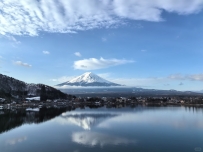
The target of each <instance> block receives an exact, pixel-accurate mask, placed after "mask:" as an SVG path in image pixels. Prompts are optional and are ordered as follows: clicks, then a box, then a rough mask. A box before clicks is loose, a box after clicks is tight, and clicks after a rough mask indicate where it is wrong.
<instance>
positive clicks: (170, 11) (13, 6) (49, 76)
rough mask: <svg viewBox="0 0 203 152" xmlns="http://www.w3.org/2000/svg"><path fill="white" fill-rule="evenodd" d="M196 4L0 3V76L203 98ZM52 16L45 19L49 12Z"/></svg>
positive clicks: (202, 20)
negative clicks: (103, 82)
mask: <svg viewBox="0 0 203 152" xmlns="http://www.w3.org/2000/svg"><path fill="white" fill-rule="evenodd" d="M202 9H203V0H193V1H188V0H164V1H163V0H151V1H148V0H129V1H126V0H103V1H99V0H98V1H95V0H66V1H65V0H49V1H46V0H3V1H1V2H0V73H2V74H5V75H8V76H12V77H14V78H17V79H20V80H23V81H25V82H28V83H44V84H47V85H51V86H53V85H56V84H58V83H62V82H65V81H68V80H70V79H71V78H73V77H75V76H78V75H81V74H83V73H84V72H87V71H88V72H89V71H91V72H93V73H95V74H98V75H100V76H102V77H103V78H106V79H107V80H109V81H113V82H115V83H120V84H124V85H127V86H136V87H143V88H154V89H177V90H193V91H196V90H203V50H202V48H203V42H202V41H203V34H202V33H203V11H202ZM50 10H51V11H50Z"/></svg>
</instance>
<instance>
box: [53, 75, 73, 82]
mask: <svg viewBox="0 0 203 152" xmlns="http://www.w3.org/2000/svg"><path fill="white" fill-rule="evenodd" d="M73 78H75V77H74V76H70V77H67V76H62V77H60V78H55V79H50V81H53V82H60V83H63V82H67V81H69V80H71V79H73Z"/></svg>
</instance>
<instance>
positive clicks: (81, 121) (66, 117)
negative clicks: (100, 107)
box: [57, 113, 118, 130]
mask: <svg viewBox="0 0 203 152" xmlns="http://www.w3.org/2000/svg"><path fill="white" fill-rule="evenodd" d="M116 116H118V114H108V113H107V114H106V113H103V114H102V113H92V114H88V113H82V114H80V113H74V114H71V113H70V114H69V113H66V114H62V116H60V117H59V118H57V121H58V122H59V123H61V124H74V125H77V126H79V127H82V128H83V129H85V130H91V128H92V127H94V126H98V125H99V124H100V123H101V122H103V121H105V120H107V119H110V118H113V117H116Z"/></svg>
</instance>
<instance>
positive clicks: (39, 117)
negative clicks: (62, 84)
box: [0, 108, 70, 134]
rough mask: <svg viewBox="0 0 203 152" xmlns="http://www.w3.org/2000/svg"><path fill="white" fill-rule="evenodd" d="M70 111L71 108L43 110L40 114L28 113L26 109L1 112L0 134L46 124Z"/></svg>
mask: <svg viewBox="0 0 203 152" xmlns="http://www.w3.org/2000/svg"><path fill="white" fill-rule="evenodd" d="M68 110H70V108H41V109H40V111H39V112H27V111H26V110H25V109H20V110H5V111H1V112H2V113H1V115H0V134H1V133H3V132H5V131H9V130H11V129H13V128H16V127H19V126H21V125H23V124H30V123H42V122H45V121H47V120H50V119H52V118H54V117H56V116H58V115H60V114H62V113H63V112H65V111H68Z"/></svg>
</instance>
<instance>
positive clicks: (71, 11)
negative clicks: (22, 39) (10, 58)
mask: <svg viewBox="0 0 203 152" xmlns="http://www.w3.org/2000/svg"><path fill="white" fill-rule="evenodd" d="M202 7H203V0H150V1H146V0H127V1H126V0H100V1H95V0H66V1H64V0H40V1H39V0H2V1H1V2H0V20H1V22H0V35H30V36H37V35H38V34H39V33H40V32H52V33H54V32H59V33H71V32H77V31H81V30H89V29H94V28H109V27H112V26H117V25H120V24H122V23H123V20H125V19H130V20H145V21H155V22H158V21H162V20H164V19H163V18H162V12H163V11H166V12H173V13H177V14H180V15H186V14H193V13H198V12H199V11H200V10H201V9H202ZM50 10H51V11H50Z"/></svg>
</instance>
